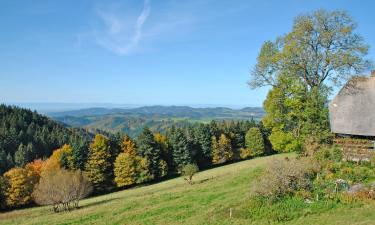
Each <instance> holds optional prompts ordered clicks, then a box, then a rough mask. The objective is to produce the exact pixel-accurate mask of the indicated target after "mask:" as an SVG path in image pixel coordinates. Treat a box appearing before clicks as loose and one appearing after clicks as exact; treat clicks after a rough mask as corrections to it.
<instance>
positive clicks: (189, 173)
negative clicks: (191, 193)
mask: <svg viewBox="0 0 375 225" xmlns="http://www.w3.org/2000/svg"><path fill="white" fill-rule="evenodd" d="M198 171H199V168H198V166H197V165H196V164H187V165H185V166H183V167H182V169H181V173H182V176H184V179H185V180H186V181H187V182H188V183H189V184H190V185H192V184H193V176H194V175H195V174H196V173H197V172H198Z"/></svg>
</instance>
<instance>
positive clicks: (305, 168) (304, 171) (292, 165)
mask: <svg viewBox="0 0 375 225" xmlns="http://www.w3.org/2000/svg"><path fill="white" fill-rule="evenodd" d="M318 171H319V165H318V164H317V163H316V162H315V161H314V160H310V159H308V158H301V159H289V160H273V161H272V162H271V163H270V165H269V166H268V167H267V168H266V171H265V173H264V175H263V176H260V177H259V179H258V181H257V182H255V184H256V185H254V186H253V189H252V191H251V194H252V195H255V196H263V197H267V198H269V199H278V198H282V197H284V196H291V195H293V194H295V193H296V192H297V191H301V190H305V191H311V190H312V189H313V179H314V178H315V175H316V173H317V172H318Z"/></svg>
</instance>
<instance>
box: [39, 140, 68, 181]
mask: <svg viewBox="0 0 375 225" xmlns="http://www.w3.org/2000/svg"><path fill="white" fill-rule="evenodd" d="M72 152H73V150H72V147H71V146H70V145H67V144H65V145H63V146H62V147H61V148H59V149H56V150H55V151H53V153H52V155H51V156H50V157H49V158H48V159H47V160H46V161H45V163H43V166H42V170H41V175H43V173H46V172H53V171H57V170H59V169H61V168H62V167H63V163H62V159H64V158H65V159H66V161H65V162H64V163H65V166H66V167H70V166H73V160H72ZM70 168H71V167H70Z"/></svg>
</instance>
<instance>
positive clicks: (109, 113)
mask: <svg viewBox="0 0 375 225" xmlns="http://www.w3.org/2000/svg"><path fill="white" fill-rule="evenodd" d="M263 115H264V111H263V109H262V108H260V107H248V108H243V109H238V110H236V109H231V108H225V107H216V108H192V107H188V106H145V107H140V108H131V109H121V108H115V109H108V108H88V109H81V110H74V111H66V112H58V113H50V114H49V116H51V117H52V118H53V119H55V120H58V121H60V122H63V123H65V124H68V125H70V126H73V127H84V128H88V129H100V130H104V131H108V132H125V133H127V134H129V135H130V136H132V137H136V136H137V135H138V134H139V133H140V132H141V130H142V128H143V127H144V126H147V127H149V128H150V129H151V130H152V131H153V132H164V131H165V130H166V129H167V128H169V127H171V126H179V127H182V126H188V125H190V124H191V123H194V122H209V121H211V120H251V119H254V120H260V119H261V118H262V117H263Z"/></svg>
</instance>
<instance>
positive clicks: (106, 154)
mask: <svg viewBox="0 0 375 225" xmlns="http://www.w3.org/2000/svg"><path fill="white" fill-rule="evenodd" d="M110 158H111V155H110V145H109V139H108V138H107V137H105V136H103V135H101V134H97V135H95V138H94V140H93V142H92V143H91V144H90V147H89V156H88V160H87V163H86V166H85V171H86V175H87V177H88V179H89V180H90V181H91V182H92V184H93V186H94V188H95V189H96V190H103V189H105V188H106V187H108V185H109V184H110V181H111V177H112V176H111V175H112V171H110V168H111V165H110Z"/></svg>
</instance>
